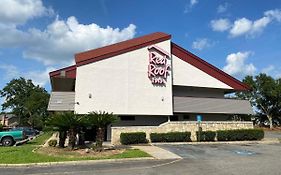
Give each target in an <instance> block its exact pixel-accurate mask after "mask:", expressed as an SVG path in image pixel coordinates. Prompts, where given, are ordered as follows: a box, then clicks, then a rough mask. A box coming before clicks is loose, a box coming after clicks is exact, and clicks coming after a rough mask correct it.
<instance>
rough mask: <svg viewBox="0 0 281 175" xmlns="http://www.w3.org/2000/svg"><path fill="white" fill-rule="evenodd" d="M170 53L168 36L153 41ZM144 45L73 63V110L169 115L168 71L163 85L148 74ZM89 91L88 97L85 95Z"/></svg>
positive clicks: (170, 101) (147, 57) (170, 95)
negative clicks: (75, 69)
mask: <svg viewBox="0 0 281 175" xmlns="http://www.w3.org/2000/svg"><path fill="white" fill-rule="evenodd" d="M156 45H157V46H159V47H160V48H162V49H163V50H165V51H167V52H168V53H170V52H171V51H170V50H171V49H170V48H171V46H170V40H167V41H163V42H160V43H157V44H156ZM147 48H148V47H144V48H141V49H138V50H135V51H131V52H127V53H124V54H121V55H118V56H114V57H111V58H108V59H104V60H101V61H97V62H94V63H91V64H87V65H83V66H80V67H77V78H76V87H75V92H76V93H75V94H76V95H75V102H79V105H75V112H76V113H79V114H85V113H88V112H90V111H94V110H102V111H108V112H113V113H114V114H117V115H118V114H119V115H122V114H127V115H171V114H172V113H173V110H172V83H171V75H169V76H168V78H167V83H166V86H155V85H153V84H152V83H151V81H150V79H149V78H148V74H147V71H148V64H149V52H148V49H147ZM89 94H91V96H92V98H89Z"/></svg>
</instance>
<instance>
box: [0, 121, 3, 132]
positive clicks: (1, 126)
mask: <svg viewBox="0 0 281 175" xmlns="http://www.w3.org/2000/svg"><path fill="white" fill-rule="evenodd" d="M0 131H3V125H2V124H1V123H0Z"/></svg>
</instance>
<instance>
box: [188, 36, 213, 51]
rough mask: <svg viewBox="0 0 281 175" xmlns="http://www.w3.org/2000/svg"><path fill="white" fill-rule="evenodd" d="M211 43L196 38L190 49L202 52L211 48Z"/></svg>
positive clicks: (204, 39) (207, 40) (205, 39)
mask: <svg viewBox="0 0 281 175" xmlns="http://www.w3.org/2000/svg"><path fill="white" fill-rule="evenodd" d="M212 45H213V43H212V42H211V41H210V40H209V39H207V38H198V39H196V40H195V41H193V42H192V48H193V49H197V50H203V49H205V48H208V47H211V46H212Z"/></svg>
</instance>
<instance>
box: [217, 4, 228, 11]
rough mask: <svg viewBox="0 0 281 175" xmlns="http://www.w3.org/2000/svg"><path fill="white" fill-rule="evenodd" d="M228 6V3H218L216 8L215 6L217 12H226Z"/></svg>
mask: <svg viewBox="0 0 281 175" xmlns="http://www.w3.org/2000/svg"><path fill="white" fill-rule="evenodd" d="M228 6H229V4H228V3H224V4H220V5H219V6H218V8H217V13H223V12H226V10H227V8H228Z"/></svg>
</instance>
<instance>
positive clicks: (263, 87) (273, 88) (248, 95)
mask: <svg viewBox="0 0 281 175" xmlns="http://www.w3.org/2000/svg"><path fill="white" fill-rule="evenodd" d="M243 82H244V83H246V84H247V85H249V86H250V87H251V88H252V90H251V91H247V92H239V93H236V95H237V97H238V98H241V99H246V100H249V101H250V102H251V105H252V106H253V107H254V108H255V109H256V110H257V113H258V114H261V115H266V116H267V119H268V121H269V124H270V128H272V127H273V119H274V118H276V117H278V116H280V112H281V111H280V107H281V80H280V79H277V80H275V79H273V78H272V77H270V76H267V75H266V74H259V75H257V76H255V77H253V76H246V77H245V78H244V79H243Z"/></svg>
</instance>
